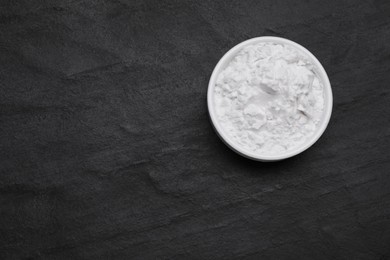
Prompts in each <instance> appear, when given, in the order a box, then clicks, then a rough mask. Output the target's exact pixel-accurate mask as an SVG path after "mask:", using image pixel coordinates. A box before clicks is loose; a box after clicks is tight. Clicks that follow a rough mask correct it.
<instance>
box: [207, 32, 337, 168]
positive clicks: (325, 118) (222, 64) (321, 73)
mask: <svg viewBox="0 0 390 260" xmlns="http://www.w3.org/2000/svg"><path fill="white" fill-rule="evenodd" d="M261 42H272V43H280V44H284V45H290V46H292V47H294V48H295V49H298V50H299V51H301V52H302V53H304V54H305V55H306V56H307V57H308V59H309V60H310V61H311V63H312V64H314V66H315V72H316V73H317V75H318V77H319V78H320V79H321V81H322V84H323V88H324V111H323V113H322V116H321V119H320V123H319V125H318V127H317V128H316V130H315V132H314V133H313V135H312V136H311V138H310V139H308V140H307V141H306V142H305V143H304V144H302V145H301V146H298V147H296V148H294V149H291V150H289V151H287V152H284V153H281V154H278V155H263V154H261V155H259V154H256V153H254V152H252V151H249V150H246V149H244V148H243V147H241V146H240V145H239V144H237V143H235V142H234V140H232V138H230V136H229V135H227V134H226V133H225V132H224V129H223V128H222V127H221V125H220V124H219V121H218V118H217V115H216V113H215V107H214V87H215V82H216V79H217V76H218V74H219V73H220V72H221V71H222V70H223V69H225V68H226V66H228V64H229V63H230V61H231V60H232V59H233V58H234V56H235V55H236V54H237V53H238V52H239V51H240V50H241V49H242V48H243V47H245V46H248V45H253V44H257V43H261ZM207 103H208V109H209V114H210V118H211V121H212V123H213V125H214V128H215V130H216V131H217V133H218V135H219V136H220V138H221V139H222V140H223V141H224V142H225V143H226V144H227V145H228V146H229V147H230V148H231V149H233V150H234V151H236V152H237V153H239V154H241V155H243V156H245V157H248V158H250V159H254V160H259V161H277V160H282V159H286V158H289V157H292V156H294V155H297V154H299V153H301V152H303V151H304V150H306V149H307V148H309V147H310V146H312V145H313V144H314V143H315V142H316V141H317V140H318V139H319V137H320V136H321V135H322V134H323V132H324V131H325V129H326V127H327V125H328V123H329V119H330V116H331V112H332V105H333V96H332V89H331V86H330V82H329V78H328V76H327V74H326V72H325V70H324V68H323V67H322V65H321V63H320V62H319V61H318V60H317V58H316V57H315V56H314V55H313V54H312V53H311V52H309V51H308V50H307V49H306V48H304V47H303V46H301V45H299V44H297V43H295V42H293V41H290V40H287V39H284V38H279V37H270V36H264V37H258V38H253V39H250V40H247V41H244V42H242V43H240V44H238V45H236V46H235V47H233V48H232V49H230V50H229V51H228V52H227V53H226V54H225V55H224V56H223V57H222V58H221V60H220V61H219V62H218V64H217V66H216V67H215V69H214V71H213V73H212V75H211V78H210V82H209V86H208V93H207Z"/></svg>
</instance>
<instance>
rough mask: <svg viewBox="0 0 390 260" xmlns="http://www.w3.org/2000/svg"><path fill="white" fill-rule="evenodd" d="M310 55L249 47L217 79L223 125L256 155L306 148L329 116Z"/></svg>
mask: <svg viewBox="0 0 390 260" xmlns="http://www.w3.org/2000/svg"><path fill="white" fill-rule="evenodd" d="M315 69H316V68H315V67H314V65H313V64H312V63H311V62H310V61H309V59H308V57H307V56H306V54H304V53H302V52H301V51H299V50H298V49H296V48H294V47H292V46H289V45H284V44H275V43H259V44H254V45H250V46H247V47H244V48H243V49H242V50H241V51H240V52H239V53H238V54H237V55H236V56H235V57H234V58H233V59H232V61H231V62H230V63H229V64H228V66H227V67H226V68H225V69H224V70H223V71H222V72H221V73H220V74H219V75H218V77H217V82H216V85H215V92H214V102H215V105H216V106H215V107H216V113H217V117H218V120H219V123H220V125H221V126H222V128H223V130H224V132H225V133H226V134H228V135H229V136H230V137H231V138H232V139H233V140H234V141H235V142H236V143H237V144H239V145H240V146H241V147H243V148H244V149H246V150H249V151H252V152H255V153H256V154H261V155H264V154H268V155H269V154H270V155H273V154H281V153H285V152H287V151H289V150H291V149H294V148H296V147H297V146H300V145H301V144H303V143H304V142H305V141H306V140H307V139H308V138H310V136H311V135H313V133H314V132H315V130H316V127H317V125H318V123H319V121H320V118H321V116H322V112H323V110H324V93H323V84H322V82H321V81H320V79H319V77H318V76H317V74H316V72H315Z"/></svg>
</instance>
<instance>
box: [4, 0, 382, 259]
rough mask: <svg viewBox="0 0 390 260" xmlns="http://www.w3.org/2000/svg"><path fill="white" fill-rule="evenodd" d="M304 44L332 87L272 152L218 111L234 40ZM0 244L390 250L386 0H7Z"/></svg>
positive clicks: (291, 253) (177, 252)
mask: <svg viewBox="0 0 390 260" xmlns="http://www.w3.org/2000/svg"><path fill="white" fill-rule="evenodd" d="M265 35H270V36H280V37H284V38H287V39H291V40H293V41H296V42H298V43H300V44H301V45H303V46H305V47H306V48H308V49H309V50H310V51H311V52H312V53H313V54H314V55H316V57H317V58H318V59H319V60H320V61H321V63H322V64H323V66H324V67H325V69H326V71H327V73H328V75H329V78H330V81H331V84H332V88H333V94H334V107H333V114H332V118H331V121H330V124H329V126H328V128H327V130H326V132H325V133H324V135H323V136H322V137H321V138H320V140H319V141H318V142H317V143H316V144H315V145H314V146H313V147H311V148H310V149H309V150H307V151H305V152H304V153H302V154H300V155H298V156H296V157H293V158H291V159H288V160H285V161H281V162H277V163H261V162H255V161H251V160H248V159H245V158H243V157H241V156H239V155H237V154H235V153H234V152H232V151H231V150H230V149H229V148H228V147H227V146H225V145H224V144H223V143H222V142H221V141H220V139H219V138H218V136H217V135H216V134H215V132H214V131H213V128H212V126H211V124H210V121H209V118H208V111H207V105H206V93H207V86H208V81H209V78H210V75H211V72H212V70H213V68H214V67H215V65H216V63H217V62H218V60H219V59H220V58H221V57H222V55H223V54H224V53H225V52H226V51H228V50H229V49H230V48H231V47H233V46H234V45H236V44H238V43H240V42H242V41H244V40H246V39H249V38H253V37H258V36H265ZM0 59H1V63H0V84H1V86H0V145H1V149H0V258H1V259H24V258H28V259H187V258H188V259H237V258H239V259H243V258H244V259H389V258H390V98H389V93H390V1H388V0H377V1H352V0H347V1H340V0H337V1H336V0H334V1H311V0H306V1H299V2H298V1H294V2H293V1H275V0H267V1H255V0H242V1H223V0H220V1H195V0H194V1H188V0H184V1H182V0H180V1H179V0H176V1H157V0H156V1H149V0H145V1H125V0H87V1H81V0H80V1H78V0H69V1H63V0H56V1H53V0H45V1H44V0H40V1H27V0H25V1H19V0H18V1H11V0H3V1H0Z"/></svg>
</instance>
